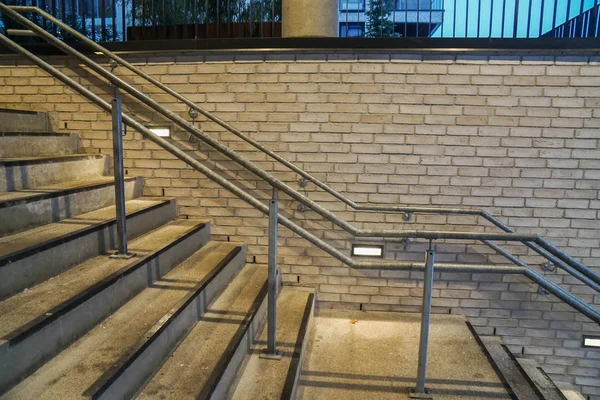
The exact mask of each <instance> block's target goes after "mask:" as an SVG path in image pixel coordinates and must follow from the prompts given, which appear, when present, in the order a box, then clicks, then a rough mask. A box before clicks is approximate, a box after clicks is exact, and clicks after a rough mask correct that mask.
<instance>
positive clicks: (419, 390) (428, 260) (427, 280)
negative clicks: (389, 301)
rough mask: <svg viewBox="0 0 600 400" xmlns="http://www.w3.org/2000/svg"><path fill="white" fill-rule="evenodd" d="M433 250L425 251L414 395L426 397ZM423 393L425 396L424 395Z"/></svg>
mask: <svg viewBox="0 0 600 400" xmlns="http://www.w3.org/2000/svg"><path fill="white" fill-rule="evenodd" d="M434 261H435V252H434V251H433V249H432V248H431V246H430V248H429V250H427V252H426V253H425V277H424V279H423V309H422V310H421V338H420V342H419V367H418V371H417V387H416V388H415V392H414V393H415V395H416V396H415V397H417V398H428V397H429V396H426V395H427V392H426V390H425V378H426V374H427V352H428V348H429V325H430V323H431V296H432V292H433V263H434ZM424 395H425V396H424Z"/></svg>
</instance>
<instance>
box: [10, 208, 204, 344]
mask: <svg viewBox="0 0 600 400" xmlns="http://www.w3.org/2000/svg"><path fill="white" fill-rule="evenodd" d="M203 222H204V221H201V220H197V219H177V220H174V221H172V222H169V223H168V224H166V225H164V226H161V227H160V228H158V229H155V230H154V231H151V232H149V233H147V234H145V235H143V236H141V237H138V238H137V239H135V240H132V241H131V242H130V243H129V249H130V251H131V252H133V253H135V254H136V256H135V257H133V258H131V259H128V260H125V259H113V258H108V257H106V256H105V255H102V256H98V257H95V258H92V259H90V260H88V261H86V262H84V263H82V264H80V265H78V266H76V267H74V268H71V269H69V270H68V271H65V272H63V273H62V274H60V275H57V276H56V277H54V278H51V279H49V280H47V281H45V282H43V283H41V284H39V285H37V286H34V287H32V288H30V289H29V290H27V291H26V292H21V293H19V294H16V295H14V296H12V297H10V298H8V299H6V300H4V301H2V302H0V337H2V338H4V340H7V339H8V338H7V337H6V336H7V335H10V336H11V337H14V336H15V335H14V334H15V333H16V331H18V330H23V329H24V328H25V327H27V326H30V325H31V324H32V323H34V322H39V321H40V319H43V318H44V317H45V316H49V315H47V313H49V312H50V311H52V314H54V313H57V312H60V309H61V306H63V307H64V306H65V305H64V303H65V302H68V301H69V300H71V299H72V298H73V297H74V296H76V295H78V294H80V293H83V292H84V291H86V290H88V289H89V288H91V287H92V286H93V285H95V284H97V283H98V282H101V281H102V280H103V279H106V278H107V277H109V276H111V275H112V274H115V273H118V272H119V271H121V270H123V269H126V268H128V267H129V266H133V265H135V264H137V263H139V262H140V261H141V260H142V259H143V258H145V257H147V256H149V255H151V254H153V253H156V252H157V251H159V250H160V249H162V248H164V247H166V246H169V245H170V244H171V243H172V242H174V241H176V240H177V239H178V238H179V237H181V236H183V235H185V234H186V233H188V232H190V231H193V230H194V229H195V228H196V227H197V226H199V225H202V224H203ZM52 314H50V315H52ZM1 342H2V341H1V340H0V343H1Z"/></svg>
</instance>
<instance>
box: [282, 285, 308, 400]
mask: <svg viewBox="0 0 600 400" xmlns="http://www.w3.org/2000/svg"><path fill="white" fill-rule="evenodd" d="M314 306H315V294H314V293H311V294H309V295H308V298H307V300H306V306H305V307H304V314H303V315H302V322H301V323H300V329H299V330H298V338H297V339H296V344H295V345H294V353H293V354H292V360H291V362H290V366H289V368H288V373H287V376H286V378H285V385H284V386H283V391H282V393H281V400H291V399H294V398H295V396H296V389H297V382H298V377H299V376H300V369H301V368H302V358H303V357H302V356H303V353H304V351H305V344H306V341H305V339H306V336H307V333H308V329H309V325H310V321H311V318H312V313H313V310H314Z"/></svg>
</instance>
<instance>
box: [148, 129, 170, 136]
mask: <svg viewBox="0 0 600 400" xmlns="http://www.w3.org/2000/svg"><path fill="white" fill-rule="evenodd" d="M148 129H149V130H150V132H152V133H154V134H155V135H156V136H160V137H171V129H170V128H168V127H164V126H161V127H158V126H155V127H152V128H148Z"/></svg>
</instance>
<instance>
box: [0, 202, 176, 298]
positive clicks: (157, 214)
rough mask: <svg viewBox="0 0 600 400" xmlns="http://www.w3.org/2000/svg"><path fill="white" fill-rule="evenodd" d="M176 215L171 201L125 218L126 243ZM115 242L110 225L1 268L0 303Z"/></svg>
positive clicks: (113, 245)
mask: <svg viewBox="0 0 600 400" xmlns="http://www.w3.org/2000/svg"><path fill="white" fill-rule="evenodd" d="M176 215H177V210H176V205H175V202H174V201H171V202H168V203H165V204H162V205H160V206H158V207H156V208H152V209H149V210H145V211H143V212H140V213H136V214H134V215H130V216H129V217H128V218H127V235H128V238H129V239H133V238H135V237H137V236H140V235H142V234H144V233H146V232H149V231H150V230H153V229H156V228H158V227H159V226H161V225H163V224H166V223H167V222H168V221H170V220H172V219H173V218H175V217H176ZM116 241H117V233H116V226H115V224H114V222H113V223H111V224H109V225H108V226H103V227H101V228H99V229H97V230H95V231H92V232H88V233H85V234H83V235H81V236H79V237H76V238H73V239H71V240H64V241H63V242H62V243H60V244H56V245H54V246H52V247H49V248H47V249H40V251H39V252H37V253H34V254H31V255H29V256H27V257H25V258H22V259H18V260H15V261H14V262H11V263H10V264H6V265H3V266H0V299H1V298H6V297H8V296H10V295H13V294H15V293H18V292H20V291H22V290H24V289H25V288H27V287H30V286H32V285H35V284H37V283H40V282H43V281H44V280H46V279H49V278H51V277H53V276H55V275H57V274H59V273H61V272H63V271H66V270H67V269H69V268H71V267H73V266H75V265H77V264H79V263H82V262H83V261H85V260H87V259H89V258H92V257H96V256H98V255H100V254H105V253H106V252H108V251H110V250H111V249H114V248H115V246H116Z"/></svg>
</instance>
